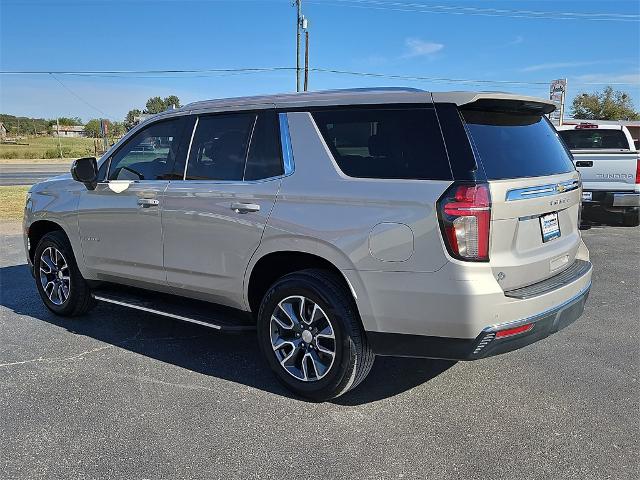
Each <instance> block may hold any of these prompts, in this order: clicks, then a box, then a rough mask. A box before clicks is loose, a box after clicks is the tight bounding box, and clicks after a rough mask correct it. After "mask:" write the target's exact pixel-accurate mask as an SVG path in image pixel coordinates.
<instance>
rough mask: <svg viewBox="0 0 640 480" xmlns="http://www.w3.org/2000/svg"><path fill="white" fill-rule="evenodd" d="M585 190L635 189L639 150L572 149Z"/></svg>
mask: <svg viewBox="0 0 640 480" xmlns="http://www.w3.org/2000/svg"><path fill="white" fill-rule="evenodd" d="M571 153H572V154H573V161H574V164H575V166H576V169H577V170H578V171H579V172H580V175H581V176H582V185H583V189H584V190H596V191H597V190H606V191H634V189H635V188H636V184H635V179H636V168H637V162H638V153H637V152H620V151H598V152H597V153H596V152H594V151H593V150H572V151H571Z"/></svg>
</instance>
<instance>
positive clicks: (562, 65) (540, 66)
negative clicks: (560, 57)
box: [520, 62, 601, 72]
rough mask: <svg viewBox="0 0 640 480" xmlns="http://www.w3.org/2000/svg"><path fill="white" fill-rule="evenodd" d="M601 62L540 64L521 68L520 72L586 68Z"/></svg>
mask: <svg viewBox="0 0 640 480" xmlns="http://www.w3.org/2000/svg"><path fill="white" fill-rule="evenodd" d="M599 63H601V62H554V63H540V64H538V65H529V66H528V67H524V68H521V69H520V71H521V72H538V71H540V70H553V69H554V68H575V67H586V66H588V65H597V64H599Z"/></svg>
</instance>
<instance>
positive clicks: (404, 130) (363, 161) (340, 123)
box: [313, 108, 451, 180]
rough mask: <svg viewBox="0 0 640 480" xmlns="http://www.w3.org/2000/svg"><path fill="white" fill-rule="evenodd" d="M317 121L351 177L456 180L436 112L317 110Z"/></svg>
mask: <svg viewBox="0 0 640 480" xmlns="http://www.w3.org/2000/svg"><path fill="white" fill-rule="evenodd" d="M313 117H314V119H315V121H316V124H317V125H318V128H319V129H320V132H322V135H323V136H324V139H325V141H326V142H327V145H328V146H329V148H330V149H331V151H332V153H333V156H334V158H335V160H336V162H337V163H338V166H339V167H340V169H341V170H342V171H343V172H344V173H345V174H346V175H349V176H352V177H362V178H406V179H432V180H450V179H451V169H450V168H449V161H448V160H447V155H446V152H445V149H444V145H443V141H442V136H441V134H440V128H439V125H438V120H437V118H436V115H435V112H434V111H433V110H432V109H427V108H398V109H376V108H364V109H353V110H323V111H317V112H313Z"/></svg>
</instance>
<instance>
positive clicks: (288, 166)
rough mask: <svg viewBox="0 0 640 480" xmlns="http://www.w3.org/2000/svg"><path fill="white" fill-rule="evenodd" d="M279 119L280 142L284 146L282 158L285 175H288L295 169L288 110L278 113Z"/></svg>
mask: <svg viewBox="0 0 640 480" xmlns="http://www.w3.org/2000/svg"><path fill="white" fill-rule="evenodd" d="M278 121H279V123H280V144H281V146H282V160H283V161H284V176H285V177H286V176H288V175H291V174H292V173H293V172H294V170H295V164H294V162H293V149H292V148H291V134H290V133H289V119H288V117H287V114H286V112H285V113H279V114H278Z"/></svg>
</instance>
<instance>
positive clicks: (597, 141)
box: [558, 128, 629, 150]
mask: <svg viewBox="0 0 640 480" xmlns="http://www.w3.org/2000/svg"><path fill="white" fill-rule="evenodd" d="M558 133H560V136H561V137H562V139H563V140H564V142H565V143H566V144H567V147H569V148H570V149H571V150H580V149H582V148H612V149H616V150H629V142H627V137H626V136H625V134H624V133H623V132H622V130H598V129H590V128H584V129H578V130H562V131H560V132H558Z"/></svg>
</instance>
